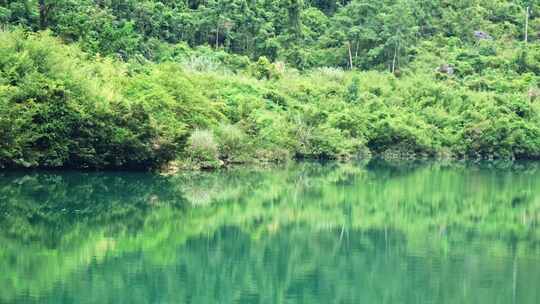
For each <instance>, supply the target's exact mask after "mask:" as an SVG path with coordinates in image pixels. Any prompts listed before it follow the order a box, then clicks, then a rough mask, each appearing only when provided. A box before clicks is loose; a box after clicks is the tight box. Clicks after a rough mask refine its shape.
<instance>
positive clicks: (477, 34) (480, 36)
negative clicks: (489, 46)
mask: <svg viewBox="0 0 540 304" xmlns="http://www.w3.org/2000/svg"><path fill="white" fill-rule="evenodd" d="M474 38H476V39H477V40H491V39H493V37H491V35H489V34H488V33H486V32H483V31H474Z"/></svg>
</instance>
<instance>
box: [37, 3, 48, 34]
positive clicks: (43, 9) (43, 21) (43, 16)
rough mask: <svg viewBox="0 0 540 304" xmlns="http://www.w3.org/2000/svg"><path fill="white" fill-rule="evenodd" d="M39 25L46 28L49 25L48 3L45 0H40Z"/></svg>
mask: <svg viewBox="0 0 540 304" xmlns="http://www.w3.org/2000/svg"><path fill="white" fill-rule="evenodd" d="M38 3H39V27H40V28H41V29H42V30H44V29H46V28H47V26H48V21H47V5H46V4H45V0H39V1H38Z"/></svg>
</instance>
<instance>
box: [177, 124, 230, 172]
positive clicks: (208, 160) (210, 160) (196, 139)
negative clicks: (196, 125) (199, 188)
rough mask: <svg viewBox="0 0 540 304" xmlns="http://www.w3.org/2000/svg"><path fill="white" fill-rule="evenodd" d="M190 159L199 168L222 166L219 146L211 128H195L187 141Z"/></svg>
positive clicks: (187, 151)
mask: <svg viewBox="0 0 540 304" xmlns="http://www.w3.org/2000/svg"><path fill="white" fill-rule="evenodd" d="M186 153H187V157H188V160H189V161H190V162H191V164H193V165H194V166H195V167H197V168H201V169H214V168H219V167H220V166H221V161H220V160H219V147H218V144H217V143H216V140H215V138H214V134H213V133H212V131H209V130H198V129H197V130H195V131H194V132H193V133H192V134H191V135H190V137H189V138H188V141H187V148H186Z"/></svg>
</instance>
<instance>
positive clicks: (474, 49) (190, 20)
mask: <svg viewBox="0 0 540 304" xmlns="http://www.w3.org/2000/svg"><path fill="white" fill-rule="evenodd" d="M528 4H529V5H532V6H533V10H532V12H533V13H532V15H531V16H530V31H531V32H530V33H529V39H528V43H525V42H523V41H522V40H523V39H522V38H523V37H522V35H523V33H522V28H523V26H524V24H523V18H522V17H523V15H522V13H523V11H522V6H523V5H525V3H514V2H511V3H510V2H509V1H505V0H490V1H477V0H473V1H461V2H459V3H448V2H444V1H410V0H399V1H390V0H384V1H378V2H373V1H367V0H353V1H342V2H339V3H337V2H335V1H296V0H295V1H292V0H291V1H251V2H249V1H248V2H246V1H242V0H238V1H237V0H235V1H222V0H215V1H207V2H205V3H204V5H203V4H202V3H201V2H198V1H191V2H188V3H184V2H181V3H176V2H174V3H173V2H165V1H150V0H147V1H142V2H141V1H133V0H128V1H116V0H114V1H105V2H100V3H99V4H97V3H96V2H95V1H87V0H51V1H45V8H46V10H45V11H42V10H40V9H39V5H38V1H24V2H23V3H22V2H19V1H8V2H6V1H4V2H1V1H0V20H2V22H3V23H5V28H6V29H5V30H4V31H3V32H0V111H1V112H0V140H1V141H0V166H2V167H54V168H57V167H78V168H110V167H135V168H160V167H163V166H166V165H167V164H169V163H170V162H171V161H178V162H179V163H183V162H184V161H185V160H186V158H192V159H194V160H196V161H199V162H210V163H212V165H211V166H215V165H216V164H218V163H220V162H224V163H226V164H229V163H237V162H253V161H282V160H286V159H289V158H292V157H295V158H317V159H348V158H355V157H358V156H363V155H370V154H374V155H376V156H377V155H380V156H383V157H387V158H396V157H397V158H411V157H439V156H444V157H456V158H539V157H540V143H539V140H538V138H539V136H538V135H539V132H540V131H539V130H540V119H539V118H540V117H539V112H538V111H539V110H540V104H539V103H538V101H537V99H538V96H540V94H539V93H538V87H540V65H539V64H538V62H540V60H539V59H540V43H538V41H537V37H536V36H537V35H535V34H534V31H535V30H536V29H537V28H538V27H536V25H537V24H538V20H539V18H538V16H537V14H536V11H540V7H537V6H538V5H533V4H530V3H528ZM487 12H491V13H490V14H488V13H487ZM463 16H466V18H463ZM40 29H41V30H45V31H44V32H41V33H37V34H36V33H32V32H33V31H36V30H40ZM475 31H476V32H478V31H481V32H483V34H482V35H480V36H478V33H477V34H476V35H475ZM53 36H57V37H58V38H53ZM488 36H489V37H491V39H488V38H486V37H488ZM482 37H484V38H482ZM66 44H68V45H66ZM350 69H352V71H349V70H350ZM389 72H393V73H389ZM231 126H234V127H231ZM197 129H199V130H211V131H208V132H211V134H212V136H214V139H213V140H208V141H212V142H214V143H215V145H216V148H215V149H216V151H217V152H215V153H217V154H215V153H214V152H211V153H210V152H208V151H206V152H208V153H206V152H204V153H203V152H201V151H198V152H193V151H191V152H190V151H189V149H190V144H189V143H188V138H190V136H193V132H194V130H197ZM195 135H196V137H197V136H199V135H200V134H198V133H196V134H195ZM207 139H208V138H207ZM210 150H212V151H213V150H214V149H213V148H212V149H210ZM199 152H201V153H202V154H203V155H202V156H201V155H199V156H197V155H191V156H189V155H190V153H195V154H197V153H199ZM205 153H206V154H205Z"/></svg>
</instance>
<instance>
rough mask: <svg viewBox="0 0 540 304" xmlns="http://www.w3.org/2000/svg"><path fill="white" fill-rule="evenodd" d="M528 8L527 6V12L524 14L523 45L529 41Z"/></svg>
mask: <svg viewBox="0 0 540 304" xmlns="http://www.w3.org/2000/svg"><path fill="white" fill-rule="evenodd" d="M530 9H531V8H530V6H527V12H526V13H525V43H527V42H528V40H529V15H530Z"/></svg>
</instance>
